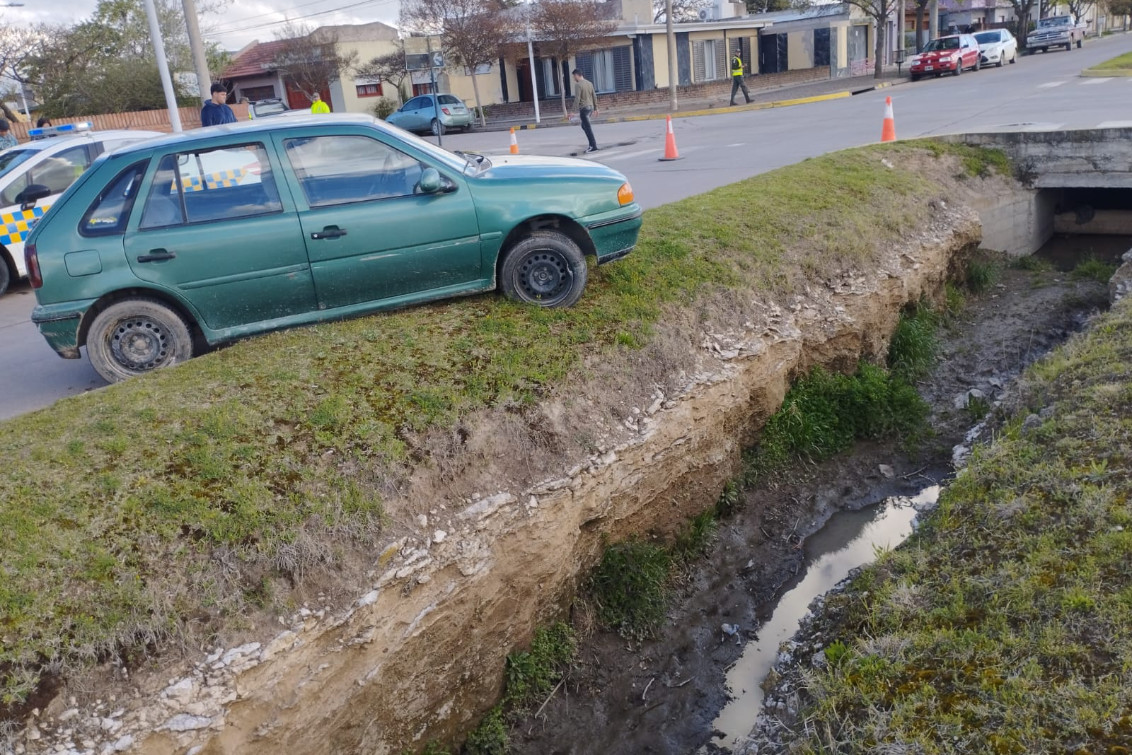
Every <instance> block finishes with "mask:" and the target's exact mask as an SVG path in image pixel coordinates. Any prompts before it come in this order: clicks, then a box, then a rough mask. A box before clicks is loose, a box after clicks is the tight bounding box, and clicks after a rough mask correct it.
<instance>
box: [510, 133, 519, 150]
mask: <svg viewBox="0 0 1132 755" xmlns="http://www.w3.org/2000/svg"><path fill="white" fill-rule="evenodd" d="M511 154H512V155H517V154H519V142H518V141H517V140H516V139H515V127H514V126H512V127H511Z"/></svg>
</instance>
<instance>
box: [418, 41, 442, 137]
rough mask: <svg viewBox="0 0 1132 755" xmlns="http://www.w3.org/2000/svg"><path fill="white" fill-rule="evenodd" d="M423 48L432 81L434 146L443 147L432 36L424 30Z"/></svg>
mask: <svg viewBox="0 0 1132 755" xmlns="http://www.w3.org/2000/svg"><path fill="white" fill-rule="evenodd" d="M418 49H419V48H418ZM425 49H426V50H427V51H428V79H429V81H430V82H431V83H432V119H433V122H434V123H436V146H438V147H443V146H444V136H443V132H444V124H443V123H441V122H440V93H439V92H437V91H436V61H435V60H434V59H433V57H432V37H431V36H430V35H429V33H428V32H425Z"/></svg>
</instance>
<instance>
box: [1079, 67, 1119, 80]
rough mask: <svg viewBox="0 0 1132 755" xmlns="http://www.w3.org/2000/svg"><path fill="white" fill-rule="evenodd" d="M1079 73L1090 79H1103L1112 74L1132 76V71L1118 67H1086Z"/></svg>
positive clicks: (1114, 75) (1113, 75) (1115, 75)
mask: <svg viewBox="0 0 1132 755" xmlns="http://www.w3.org/2000/svg"><path fill="white" fill-rule="evenodd" d="M1077 75H1078V76H1080V77H1082V78H1085V79H1090V78H1094V79H1101V78H1109V77H1110V76H1111V77H1119V76H1125V77H1127V76H1132V71H1130V70H1128V69H1125V68H1117V69H1112V70H1109V69H1104V68H1086V69H1085V70H1084V71H1081V73H1079V74H1077Z"/></svg>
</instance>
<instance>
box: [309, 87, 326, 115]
mask: <svg viewBox="0 0 1132 755" xmlns="http://www.w3.org/2000/svg"><path fill="white" fill-rule="evenodd" d="M311 112H312V113H314V114H315V115H317V114H319V113H329V112H330V106H329V105H327V104H326V103H325V102H323V101H322V95H320V94H319V93H318V92H315V94H314V99H313V100H312V101H311Z"/></svg>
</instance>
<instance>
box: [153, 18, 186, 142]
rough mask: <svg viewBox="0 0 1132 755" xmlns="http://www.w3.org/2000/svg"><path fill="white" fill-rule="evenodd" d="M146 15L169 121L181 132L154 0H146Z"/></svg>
mask: <svg viewBox="0 0 1132 755" xmlns="http://www.w3.org/2000/svg"><path fill="white" fill-rule="evenodd" d="M145 15H146V17H147V18H148V19H149V36H150V39H152V40H153V53H154V57H156V58H157V73H158V75H159V76H161V88H162V89H163V90H165V107H167V108H169V122H170V124H172V126H173V132H174V133H180V132H181V131H182V130H183V129H182V128H181V113H180V111H178V110H177V95H176V94H175V93H174V92H173V79H172V78H171V77H170V76H169V61H168V60H167V59H166V57H165V43H164V42H163V41H162V40H161V24H159V23H158V22H157V9H156V8H154V7H153V0H145Z"/></svg>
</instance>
